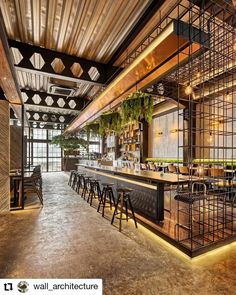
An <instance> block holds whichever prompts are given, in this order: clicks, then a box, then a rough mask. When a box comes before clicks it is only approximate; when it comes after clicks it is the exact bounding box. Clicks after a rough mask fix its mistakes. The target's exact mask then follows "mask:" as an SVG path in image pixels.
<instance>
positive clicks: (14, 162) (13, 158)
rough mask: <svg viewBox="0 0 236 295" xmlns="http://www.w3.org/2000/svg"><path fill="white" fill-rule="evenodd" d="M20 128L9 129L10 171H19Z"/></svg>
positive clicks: (12, 127) (20, 150)
mask: <svg viewBox="0 0 236 295" xmlns="http://www.w3.org/2000/svg"><path fill="white" fill-rule="evenodd" d="M21 133H22V130H21V127H19V126H11V127H10V169H21V152H22V147H21Z"/></svg>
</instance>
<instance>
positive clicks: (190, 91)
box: [185, 85, 193, 95]
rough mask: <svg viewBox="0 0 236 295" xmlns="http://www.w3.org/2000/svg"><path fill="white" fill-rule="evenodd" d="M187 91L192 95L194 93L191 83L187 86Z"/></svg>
mask: <svg viewBox="0 0 236 295" xmlns="http://www.w3.org/2000/svg"><path fill="white" fill-rule="evenodd" d="M185 93H186V94H187V95H191V94H192V93H193V88H192V87H191V86H190V85H188V86H187V87H186V88H185Z"/></svg>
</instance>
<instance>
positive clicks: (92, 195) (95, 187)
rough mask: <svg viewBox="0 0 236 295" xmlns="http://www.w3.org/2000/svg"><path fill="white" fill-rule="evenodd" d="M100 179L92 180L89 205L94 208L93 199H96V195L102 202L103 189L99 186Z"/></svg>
mask: <svg viewBox="0 0 236 295" xmlns="http://www.w3.org/2000/svg"><path fill="white" fill-rule="evenodd" d="M99 181H100V180H99V179H91V180H90V187H89V195H88V199H87V203H90V206H92V203H93V198H94V199H95V198H96V193H97V196H98V199H99V201H100V199H101V189H100V184H99Z"/></svg>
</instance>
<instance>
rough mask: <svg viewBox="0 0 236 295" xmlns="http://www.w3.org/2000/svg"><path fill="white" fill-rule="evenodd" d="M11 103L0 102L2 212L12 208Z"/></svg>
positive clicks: (0, 207) (0, 210)
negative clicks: (10, 177)
mask: <svg viewBox="0 0 236 295" xmlns="http://www.w3.org/2000/svg"><path fill="white" fill-rule="evenodd" d="M9 117H10V111H9V103H8V102H7V101H4V100H0V118H1V120H0V212H6V211H9V208H10V179H9V169H10V128H9Z"/></svg>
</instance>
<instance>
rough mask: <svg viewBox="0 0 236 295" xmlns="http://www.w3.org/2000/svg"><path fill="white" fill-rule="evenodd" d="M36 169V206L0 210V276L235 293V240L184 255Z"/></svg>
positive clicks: (157, 292)
mask: <svg viewBox="0 0 236 295" xmlns="http://www.w3.org/2000/svg"><path fill="white" fill-rule="evenodd" d="M67 180H68V175H66V174H64V173H51V174H50V173H48V174H44V199H45V205H44V207H43V209H42V208H41V209H40V208H39V207H38V208H37V207H35V208H34V209H26V210H24V211H22V212H12V213H10V214H7V215H3V216H0V277H1V278H5V277H8V278H102V279H103V284H104V294H105V295H110V294H111V295H116V294H121V295H126V294H127V295H128V294H129V295H177V294H178V295H185V294H186V295H192V294H193V295H194V294H198V295H201V294H202V295H203V294H204V295H205V294H207V295H218V294H219V295H229V294H236V243H234V244H231V245H229V246H226V247H224V248H223V249H220V250H216V251H213V252H212V253H210V254H205V255H204V256H202V257H199V258H196V259H194V260H192V261H191V260H190V259H189V258H186V257H185V256H184V255H183V254H181V253H180V252H179V251H177V250H175V249H173V248H172V247H170V246H168V245H167V244H166V243H165V242H163V241H162V240H161V239H159V238H158V237H157V236H155V235H154V234H152V233H150V232H149V231H148V230H146V229H145V228H144V227H142V226H141V225H139V228H138V229H135V227H134V224H133V221H132V220H130V221H129V222H128V223H127V224H126V222H124V224H125V226H124V230H123V232H122V233H119V231H118V229H117V225H118V223H117V221H116V224H115V226H111V225H110V222H109V220H110V217H111V214H110V212H108V211H109V209H107V212H108V214H107V219H106V218H102V217H101V214H99V213H97V211H96V210H95V209H94V208H93V207H90V206H89V205H88V204H87V203H86V202H85V201H84V200H82V199H81V198H80V197H79V196H78V195H77V193H75V192H74V191H73V190H72V189H71V188H70V187H69V186H68V185H67Z"/></svg>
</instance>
